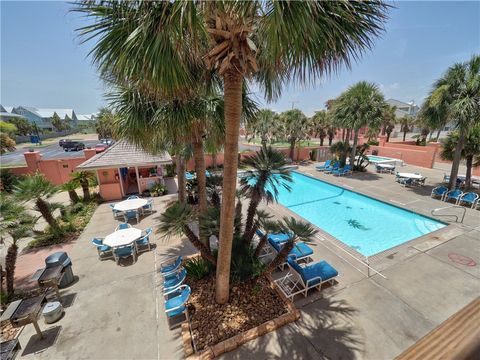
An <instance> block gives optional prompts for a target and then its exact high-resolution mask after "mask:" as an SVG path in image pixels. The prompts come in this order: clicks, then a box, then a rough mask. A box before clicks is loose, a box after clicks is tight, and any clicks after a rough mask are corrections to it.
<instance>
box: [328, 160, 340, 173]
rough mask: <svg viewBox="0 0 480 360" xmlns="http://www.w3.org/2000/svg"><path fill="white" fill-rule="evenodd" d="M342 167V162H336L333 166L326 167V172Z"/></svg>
mask: <svg viewBox="0 0 480 360" xmlns="http://www.w3.org/2000/svg"><path fill="white" fill-rule="evenodd" d="M339 168H340V163H339V162H336V163H335V164H333V165H332V166H329V167H328V168H325V174H330V173H332V172H334V171H336V170H338V169H339Z"/></svg>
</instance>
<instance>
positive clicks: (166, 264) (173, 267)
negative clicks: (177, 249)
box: [160, 256, 183, 277]
mask: <svg viewBox="0 0 480 360" xmlns="http://www.w3.org/2000/svg"><path fill="white" fill-rule="evenodd" d="M182 261H183V257H182V256H177V257H176V258H170V259H168V260H166V261H163V262H161V263H160V273H161V274H162V275H163V276H164V277H165V276H168V275H170V274H172V273H174V272H176V271H178V269H179V268H180V267H181V266H182Z"/></svg>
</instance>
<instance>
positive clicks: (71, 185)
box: [62, 180, 80, 204]
mask: <svg viewBox="0 0 480 360" xmlns="http://www.w3.org/2000/svg"><path fill="white" fill-rule="evenodd" d="M77 188H78V183H77V181H75V180H70V181H69V182H66V183H65V184H63V185H62V190H65V191H67V192H68V197H69V198H70V202H71V203H72V204H76V203H77V202H79V201H80V198H79V197H78V194H77V192H76V191H75V189H77Z"/></svg>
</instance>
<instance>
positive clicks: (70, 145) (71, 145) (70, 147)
mask: <svg viewBox="0 0 480 360" xmlns="http://www.w3.org/2000/svg"><path fill="white" fill-rule="evenodd" d="M83 149H85V144H84V143H82V142H80V141H67V142H65V143H64V144H63V150H65V151H79V150H83Z"/></svg>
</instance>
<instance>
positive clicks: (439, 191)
mask: <svg viewBox="0 0 480 360" xmlns="http://www.w3.org/2000/svg"><path fill="white" fill-rule="evenodd" d="M447 192H448V188H447V187H446V186H443V185H441V186H437V187H435V188H433V190H432V193H431V194H430V197H432V198H435V197H439V198H440V200H443V197H444V196H445V194H446V193H447Z"/></svg>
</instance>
